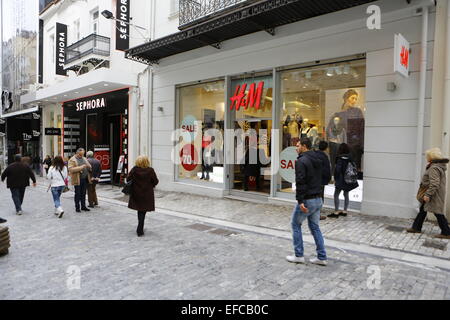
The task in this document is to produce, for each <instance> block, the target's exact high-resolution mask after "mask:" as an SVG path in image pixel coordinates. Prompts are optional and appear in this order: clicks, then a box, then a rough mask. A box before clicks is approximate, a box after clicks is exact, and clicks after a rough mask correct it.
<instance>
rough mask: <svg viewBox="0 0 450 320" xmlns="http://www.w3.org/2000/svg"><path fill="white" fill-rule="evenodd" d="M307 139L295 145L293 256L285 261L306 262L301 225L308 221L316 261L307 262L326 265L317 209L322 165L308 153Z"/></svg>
mask: <svg viewBox="0 0 450 320" xmlns="http://www.w3.org/2000/svg"><path fill="white" fill-rule="evenodd" d="M311 147H312V143H311V140H309V138H302V139H301V141H300V142H299V143H298V144H297V152H298V154H299V156H298V159H297V161H296V163H295V180H296V193H297V194H296V195H297V202H298V204H297V206H296V207H295V209H294V212H293V213H292V221H291V224H292V233H293V238H294V250H295V255H294V256H288V257H286V259H287V260H288V261H289V262H292V263H306V261H305V258H304V248H303V235H302V224H303V222H305V221H306V220H308V226H309V229H310V230H311V234H312V235H313V237H314V241H315V242H316V246H317V258H313V259H310V262H311V263H313V264H317V265H321V266H326V265H327V253H326V251H325V243H324V240H323V236H322V232H321V231H320V227H319V222H320V210H321V209H322V206H323V200H322V168H323V164H322V161H321V159H320V158H319V157H317V154H316V153H315V152H314V151H311Z"/></svg>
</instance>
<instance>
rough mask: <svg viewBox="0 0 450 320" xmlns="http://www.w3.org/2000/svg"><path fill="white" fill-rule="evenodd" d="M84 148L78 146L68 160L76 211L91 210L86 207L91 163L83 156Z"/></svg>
mask: <svg viewBox="0 0 450 320" xmlns="http://www.w3.org/2000/svg"><path fill="white" fill-rule="evenodd" d="M84 153H85V150H84V149H83V148H79V149H78V150H77V153H76V154H75V155H74V156H73V157H72V158H71V159H70V160H69V174H70V180H71V181H72V185H73V186H74V187H75V210H76V212H81V210H83V211H86V212H88V211H91V210H89V209H88V208H87V207H86V189H87V186H88V184H89V181H90V177H89V170H91V165H90V164H89V162H88V161H87V159H86V158H85V157H84Z"/></svg>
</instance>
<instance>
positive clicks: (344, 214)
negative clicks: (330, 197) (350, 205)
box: [339, 212, 347, 217]
mask: <svg viewBox="0 0 450 320" xmlns="http://www.w3.org/2000/svg"><path fill="white" fill-rule="evenodd" d="M339 215H340V216H343V217H346V216H347V214H346V213H345V212H339Z"/></svg>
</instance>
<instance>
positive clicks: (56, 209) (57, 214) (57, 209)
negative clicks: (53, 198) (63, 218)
mask: <svg viewBox="0 0 450 320" xmlns="http://www.w3.org/2000/svg"><path fill="white" fill-rule="evenodd" d="M55 216H59V208H55Z"/></svg>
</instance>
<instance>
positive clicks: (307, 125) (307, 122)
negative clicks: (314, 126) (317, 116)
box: [301, 119, 311, 138]
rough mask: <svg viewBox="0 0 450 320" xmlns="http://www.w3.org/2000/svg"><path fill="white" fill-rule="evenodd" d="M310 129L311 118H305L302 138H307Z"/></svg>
mask: <svg viewBox="0 0 450 320" xmlns="http://www.w3.org/2000/svg"><path fill="white" fill-rule="evenodd" d="M310 131H311V126H310V125H309V119H303V125H302V133H301V138H307V137H308V134H309V132H310Z"/></svg>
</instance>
